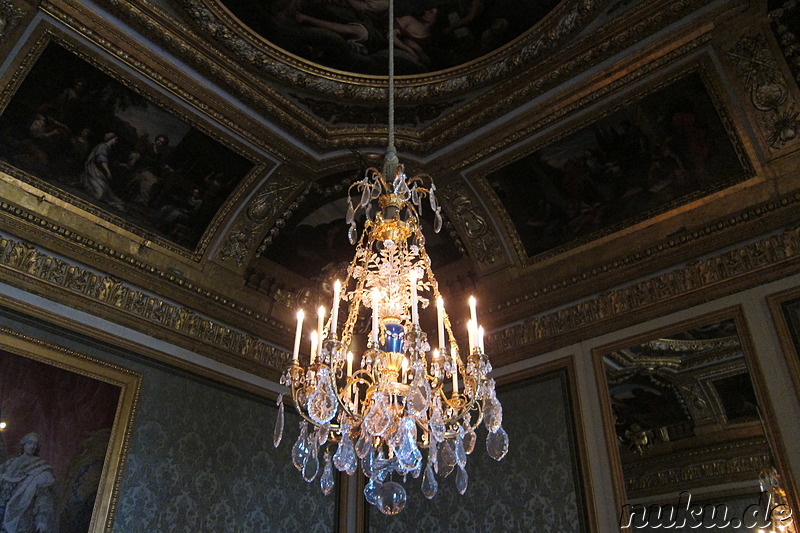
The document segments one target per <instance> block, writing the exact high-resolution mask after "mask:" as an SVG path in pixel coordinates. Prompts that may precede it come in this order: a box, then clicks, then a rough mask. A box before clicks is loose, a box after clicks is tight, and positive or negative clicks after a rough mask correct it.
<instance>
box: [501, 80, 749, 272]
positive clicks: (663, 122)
mask: <svg viewBox="0 0 800 533" xmlns="http://www.w3.org/2000/svg"><path fill="white" fill-rule="evenodd" d="M604 108H605V109H610V111H609V112H608V113H607V114H605V115H603V116H601V117H599V118H596V119H594V120H593V121H590V123H588V125H587V124H586V122H581V124H579V125H577V126H576V127H575V129H573V130H572V131H568V132H566V133H565V134H563V135H562V136H561V137H560V138H558V139H556V140H553V141H550V142H549V143H548V144H546V145H544V146H541V147H540V148H538V149H536V150H535V151H534V152H532V153H530V154H528V155H526V156H525V157H523V158H521V159H519V160H517V161H515V162H513V163H511V164H508V165H506V166H504V167H502V168H499V169H497V170H494V171H492V172H490V173H489V174H488V175H487V176H486V180H487V182H488V185H489V186H490V188H491V189H492V190H493V191H494V193H495V194H496V196H497V198H498V200H499V202H500V203H501V204H502V205H503V206H504V207H505V209H506V211H507V212H508V219H507V224H508V225H509V228H508V229H509V232H510V233H511V234H512V235H515V239H516V240H517V241H518V249H520V252H521V253H524V254H525V256H526V257H527V258H533V257H536V256H541V257H548V256H551V255H554V254H556V253H560V252H561V251H564V250H566V249H569V248H573V247H575V246H578V245H581V244H583V243H586V242H589V241H591V240H594V239H596V238H598V237H600V236H602V235H606V234H610V233H612V232H614V231H618V230H619V229H622V228H624V227H627V226H630V225H632V224H635V223H637V222H640V221H642V220H646V219H649V218H652V217H654V216H656V215H658V214H661V213H664V212H666V211H668V210H670V209H672V208H674V207H677V206H679V205H683V204H686V203H688V202H690V201H692V200H694V199H697V198H699V197H702V196H706V195H708V194H710V193H711V192H713V191H717V190H720V189H722V188H725V187H727V186H730V185H732V184H734V183H737V182H739V181H743V180H744V179H746V178H748V177H749V176H750V174H751V173H752V172H751V171H749V170H747V169H746V168H745V164H743V162H742V160H741V159H740V157H739V152H738V151H737V147H738V146H739V143H738V140H737V139H733V137H732V134H731V133H729V132H728V129H727V128H726V126H725V123H726V122H727V120H726V119H724V115H721V114H720V111H718V109H717V107H716V106H715V104H714V101H713V99H712V97H711V95H710V94H709V90H708V89H707V87H706V85H705V83H704V81H703V79H702V76H701V74H700V73H699V72H691V73H687V74H686V75H684V76H682V77H680V78H679V79H677V80H673V81H671V82H670V81H666V82H665V84H664V85H663V86H661V87H659V88H655V89H652V90H651V91H650V92H648V93H647V94H645V95H642V96H637V97H634V98H633V99H631V100H628V101H623V102H620V103H618V104H615V105H613V106H610V107H609V106H604Z"/></svg>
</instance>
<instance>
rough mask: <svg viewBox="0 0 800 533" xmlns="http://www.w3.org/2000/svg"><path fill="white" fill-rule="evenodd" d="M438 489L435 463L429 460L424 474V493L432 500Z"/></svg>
mask: <svg viewBox="0 0 800 533" xmlns="http://www.w3.org/2000/svg"><path fill="white" fill-rule="evenodd" d="M438 490H439V482H438V481H436V475H435V474H434V473H433V465H431V462H430V461H428V466H426V467H425V473H424V474H422V494H423V495H424V496H425V497H426V498H428V499H429V500H430V499H432V498H433V497H434V496H436V491H438Z"/></svg>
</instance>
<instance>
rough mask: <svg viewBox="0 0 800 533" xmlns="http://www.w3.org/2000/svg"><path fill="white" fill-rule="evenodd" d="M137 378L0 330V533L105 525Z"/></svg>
mask: <svg viewBox="0 0 800 533" xmlns="http://www.w3.org/2000/svg"><path fill="white" fill-rule="evenodd" d="M140 383H141V376H140V375H139V374H137V373H134V372H131V371H128V370H125V369H122V368H120V367H117V366H114V365H110V364H107V363H104V362H101V361H98V360H95V359H91V358H88V357H84V356H82V355H80V354H77V353H75V352H72V351H69V350H66V349H63V348H61V347H57V346H54V345H50V344H46V343H43V342H40V341H37V340H34V339H31V338H28V337H26V336H23V335H21V334H18V333H15V332H13V331H11V330H8V329H6V328H2V327H0V421H2V424H0V426H2V427H3V429H2V431H0V472H2V474H1V476H0V523H2V525H3V531H43V532H56V531H58V532H60V533H86V532H92V533H99V532H103V531H108V530H110V528H111V524H112V520H113V512H112V510H113V509H114V507H115V506H114V502H113V499H114V498H115V497H116V496H115V495H116V493H117V491H118V485H119V481H120V478H121V473H122V469H123V465H124V462H125V450H127V441H128V438H129V436H130V431H131V427H132V423H133V416H134V412H135V407H136V401H137V397H138V394H139V389H140ZM37 528H38V529H37Z"/></svg>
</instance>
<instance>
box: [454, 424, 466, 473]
mask: <svg viewBox="0 0 800 533" xmlns="http://www.w3.org/2000/svg"><path fill="white" fill-rule="evenodd" d="M453 448H454V451H455V457H456V464H457V465H458V466H460V467H461V468H464V467H465V466H467V452H466V450H465V449H464V430H463V429H459V430H458V435H456V440H455V443H454V446H453Z"/></svg>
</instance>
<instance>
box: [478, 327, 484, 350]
mask: <svg viewBox="0 0 800 533" xmlns="http://www.w3.org/2000/svg"><path fill="white" fill-rule="evenodd" d="M478 350H480V352H481V353H484V349H483V326H478Z"/></svg>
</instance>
